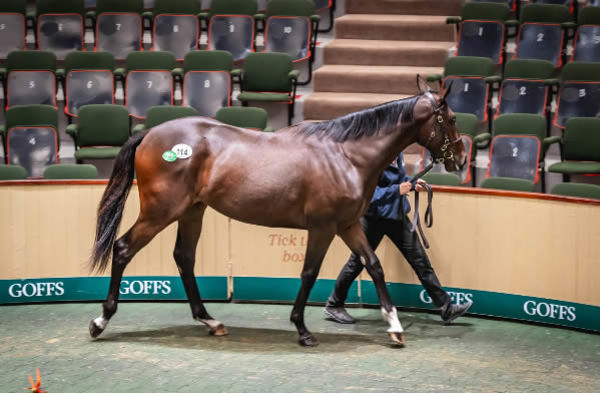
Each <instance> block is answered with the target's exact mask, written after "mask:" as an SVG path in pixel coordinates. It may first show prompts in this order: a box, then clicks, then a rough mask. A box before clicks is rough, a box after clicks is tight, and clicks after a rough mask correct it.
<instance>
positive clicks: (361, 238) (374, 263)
mask: <svg viewBox="0 0 600 393" xmlns="http://www.w3.org/2000/svg"><path fill="white" fill-rule="evenodd" d="M339 236H340V237H341V238H342V240H343V241H344V242H345V243H346V245H347V246H348V247H350V250H352V252H354V253H356V254H358V255H359V256H360V258H361V260H362V261H363V263H364V264H365V267H366V268H367V272H368V273H369V275H370V276H371V278H372V279H373V283H374V284H375V288H376V289H377V295H378V296H379V301H380V303H381V314H382V315H383V319H384V320H385V321H386V322H388V323H389V324H390V328H389V329H388V333H389V335H390V338H391V339H392V341H394V342H395V343H397V344H399V345H401V346H404V344H405V342H404V334H403V332H404V330H403V329H402V325H401V324H400V320H398V314H397V312H396V308H395V307H394V305H393V303H392V299H391V297H390V294H389V292H388V290H387V287H386V285H385V277H384V274H383V268H382V267H381V263H379V259H378V258H377V256H376V255H375V253H374V252H373V250H372V249H371V246H370V245H369V242H368V241H367V237H366V235H365V232H364V231H363V229H362V227H361V226H360V224H359V223H356V224H354V225H352V226H351V227H349V228H347V229H346V230H344V231H342V232H340V233H339Z"/></svg>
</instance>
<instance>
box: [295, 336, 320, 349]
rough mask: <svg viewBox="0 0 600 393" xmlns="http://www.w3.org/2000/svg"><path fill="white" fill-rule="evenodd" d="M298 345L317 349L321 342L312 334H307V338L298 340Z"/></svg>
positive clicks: (302, 337)
mask: <svg viewBox="0 0 600 393" xmlns="http://www.w3.org/2000/svg"><path fill="white" fill-rule="evenodd" d="M298 343H299V344H300V345H302V346H303V347H316V346H317V345H319V340H317V338H316V337H315V336H313V335H312V334H307V335H305V336H301V337H300V339H299V340H298Z"/></svg>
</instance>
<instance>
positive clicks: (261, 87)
mask: <svg viewBox="0 0 600 393" xmlns="http://www.w3.org/2000/svg"><path fill="white" fill-rule="evenodd" d="M298 75H299V72H298V71H297V70H294V69H293V65H292V58H291V57H290V56H289V55H288V54H286V53H252V54H250V55H248V57H247V58H246V61H245V63H244V69H243V71H242V74H241V81H242V83H241V87H242V93H240V95H239V96H238V100H239V101H241V102H242V104H243V105H245V106H246V105H248V103H249V102H251V101H259V102H285V103H287V104H288V125H291V124H292V119H293V117H294V104H295V100H296V87H297V82H298Z"/></svg>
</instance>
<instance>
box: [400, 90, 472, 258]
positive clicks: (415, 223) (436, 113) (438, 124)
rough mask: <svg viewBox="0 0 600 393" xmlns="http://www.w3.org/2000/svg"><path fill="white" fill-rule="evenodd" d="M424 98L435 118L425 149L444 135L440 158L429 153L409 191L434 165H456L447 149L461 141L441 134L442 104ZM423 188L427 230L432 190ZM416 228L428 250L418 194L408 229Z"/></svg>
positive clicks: (427, 186)
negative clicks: (429, 104) (429, 156)
mask: <svg viewBox="0 0 600 393" xmlns="http://www.w3.org/2000/svg"><path fill="white" fill-rule="evenodd" d="M425 96H426V97H427V98H429V99H430V100H431V102H432V103H433V105H434V108H435V109H434V110H433V113H432V116H436V118H435V120H434V122H433V130H432V131H431V134H430V135H429V138H427V142H425V146H426V147H427V145H428V144H429V142H431V141H432V140H433V138H435V137H436V135H437V133H438V132H439V133H440V134H442V135H444V143H443V144H442V146H441V148H440V151H441V152H442V155H441V157H435V155H434V153H433V152H431V157H432V160H431V162H430V163H429V164H428V165H427V166H426V167H425V168H423V170H422V171H421V172H419V173H417V174H416V175H415V176H414V177H413V178H412V180H411V183H412V187H411V191H414V190H415V186H416V184H417V180H419V179H420V178H421V177H423V176H424V175H425V174H426V173H427V172H429V171H430V170H431V169H432V168H433V166H434V164H436V163H440V164H442V163H444V162H445V161H446V160H452V161H454V163H455V164H456V161H455V159H454V153H453V152H452V150H450V149H449V147H450V146H452V145H454V144H456V143H458V142H459V141H460V140H461V139H460V137H458V138H457V139H455V140H454V141H450V138H448V135H447V134H445V133H443V132H442V129H441V127H442V124H444V117H443V116H442V115H441V110H442V106H443V105H444V104H441V105H437V102H436V100H435V98H433V95H432V94H431V93H430V92H426V93H425ZM436 128H437V130H436ZM423 187H425V189H426V190H427V209H426V210H425V226H426V227H427V228H431V226H432V225H433V208H432V202H433V190H432V189H431V186H430V185H429V184H425V185H424V186H423ZM417 228H418V229H419V234H420V235H421V239H422V240H423V246H424V247H425V248H427V249H428V248H429V242H428V241H427V239H426V238H425V233H424V232H423V228H422V227H421V220H420V219H419V192H416V193H415V206H414V216H413V222H412V227H411V228H410V231H411V232H414V231H415V230H416V229H417Z"/></svg>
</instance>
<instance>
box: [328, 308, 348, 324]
mask: <svg viewBox="0 0 600 393" xmlns="http://www.w3.org/2000/svg"><path fill="white" fill-rule="evenodd" d="M323 312H324V313H325V315H327V316H328V317H329V319H331V320H333V321H335V322H337V323H345V324H348V323H354V318H352V316H351V315H350V314H348V313H347V312H346V310H345V309H344V307H335V306H327V305H326V306H325V309H324V310H323Z"/></svg>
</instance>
